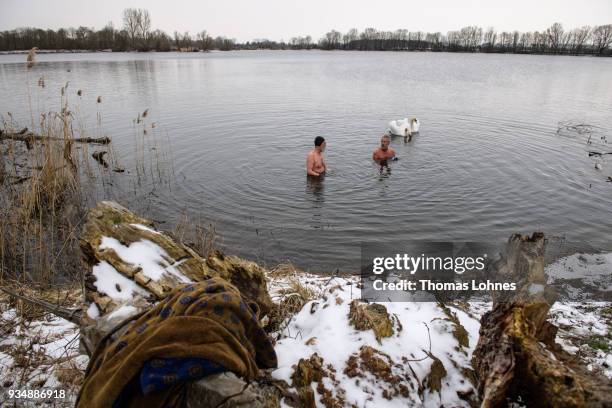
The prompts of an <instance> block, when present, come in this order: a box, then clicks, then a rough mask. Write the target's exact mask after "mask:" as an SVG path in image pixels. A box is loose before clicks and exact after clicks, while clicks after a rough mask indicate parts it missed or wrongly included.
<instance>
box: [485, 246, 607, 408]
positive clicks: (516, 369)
mask: <svg viewBox="0 0 612 408" xmlns="http://www.w3.org/2000/svg"><path fill="white" fill-rule="evenodd" d="M544 248H545V240H544V235H543V234H534V235H533V236H531V237H525V236H520V235H515V236H513V237H511V238H510V241H509V250H508V256H507V259H506V262H505V264H504V265H503V266H501V268H500V269H499V270H498V273H499V274H500V276H501V277H503V278H504V279H506V280H508V281H514V282H517V291H516V293H515V294H514V295H512V296H507V297H497V298H496V299H495V300H494V304H493V310H491V311H490V312H488V313H486V314H485V315H484V316H483V317H482V319H481V327H480V338H479V341H478V345H477V346H476V350H475V351H474V357H473V366H474V368H475V370H476V372H477V374H478V377H479V384H478V391H479V394H480V397H481V399H482V405H481V407H483V408H492V407H506V406H507V405H508V403H509V402H517V401H521V403H522V404H526V405H527V406H528V407H609V406H612V385H611V384H610V381H609V380H608V379H607V378H603V377H598V376H595V375H593V374H592V373H589V372H588V371H587V370H586V368H585V367H583V366H582V365H581V364H580V362H579V361H577V360H576V359H575V358H572V356H571V355H569V354H568V353H567V352H565V351H564V350H563V349H562V348H561V347H560V346H559V345H558V344H556V343H555V337H556V334H557V327H556V326H554V325H553V324H551V323H550V322H548V321H547V320H546V319H547V316H548V311H549V310H550V307H551V306H552V304H553V303H554V294H553V293H552V290H551V289H550V288H548V287H547V286H546V275H545V273H544Z"/></svg>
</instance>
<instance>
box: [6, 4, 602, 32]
mask: <svg viewBox="0 0 612 408" xmlns="http://www.w3.org/2000/svg"><path fill="white" fill-rule="evenodd" d="M126 7H138V8H146V9H148V10H149V12H150V13H151V17H152V21H153V27H154V28H159V29H162V30H164V31H166V32H168V33H170V34H171V33H172V32H174V30H178V31H180V32H184V31H190V32H191V33H192V34H195V33H196V32H199V31H202V30H207V31H208V32H209V33H210V34H211V35H213V36H217V35H224V36H227V37H231V38H236V39H237V40H238V41H247V40H252V39H256V38H258V39H261V38H267V39H271V40H280V39H284V40H288V39H290V38H291V37H294V36H305V35H311V36H312V37H313V39H315V40H316V39H318V38H319V37H321V36H322V35H323V34H324V33H325V32H327V31H329V30H330V29H332V28H333V29H336V30H339V31H342V32H345V31H347V30H348V29H350V28H352V27H355V28H358V29H359V30H362V29H364V28H366V27H375V28H377V29H380V30H395V29H398V28H406V29H408V30H410V31H418V30H422V31H432V32H433V31H440V32H442V33H446V32H447V31H449V30H456V29H458V28H460V27H462V26H466V25H479V26H482V27H483V28H486V27H491V26H492V27H495V28H496V29H497V30H498V31H503V30H519V31H532V30H542V29H544V28H546V27H548V26H550V25H551V24H552V23H554V22H556V21H558V22H561V23H562V24H563V26H564V27H566V28H573V27H578V26H582V25H599V24H609V23H612V0H583V1H578V0H514V1H513V0H503V1H499V0H433V1H432V0H429V1H427V0H419V1H414V0H351V1H349V0H309V1H308V0H304V1H295V0H217V1H211V0H174V1H169V0H131V1H119V0H102V1H91V0H0V30H8V29H13V28H17V27H24V26H31V27H32V26H34V27H42V28H52V29H57V28H60V27H71V26H72V27H77V26H79V25H84V26H88V27H94V28H96V29H100V28H102V27H103V26H104V25H105V24H106V23H108V22H109V21H112V22H113V24H114V25H115V27H117V28H119V27H120V26H121V13H122V10H123V9H124V8H126Z"/></svg>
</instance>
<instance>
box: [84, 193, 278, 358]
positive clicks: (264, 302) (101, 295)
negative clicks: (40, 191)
mask: <svg viewBox="0 0 612 408" xmlns="http://www.w3.org/2000/svg"><path fill="white" fill-rule="evenodd" d="M104 237H107V238H112V239H115V240H117V241H118V242H120V243H121V245H123V246H126V247H129V246H130V245H132V244H134V243H139V242H143V241H144V242H148V243H150V245H154V246H156V247H158V248H159V249H161V250H162V251H163V253H164V255H163V258H164V259H163V263H164V264H165V265H163V266H166V267H168V268H171V269H172V270H174V271H176V272H178V273H179V274H182V275H183V276H184V277H186V278H188V279H189V280H191V281H202V280H205V279H208V278H211V277H215V276H217V277H221V278H223V279H226V280H227V281H229V282H231V283H232V284H234V285H235V286H236V287H237V288H238V289H239V290H240V292H241V294H242V295H243V296H244V297H245V298H246V299H248V300H250V301H252V302H254V303H256V304H257V306H258V308H259V310H260V311H261V316H262V317H263V316H264V315H266V314H268V313H269V311H270V310H271V309H272V308H273V303H272V300H271V298H270V296H269V294H268V290H267V280H266V277H265V274H264V270H263V269H262V268H260V267H259V266H258V265H257V264H255V263H253V262H247V261H245V260H242V259H240V258H237V257H232V256H225V255H223V254H222V253H221V252H218V251H215V252H214V253H212V254H210V255H209V256H208V258H203V257H201V256H200V255H198V254H197V253H196V252H195V251H194V250H193V249H191V248H190V247H188V246H186V245H183V244H181V243H178V242H177V241H176V240H175V239H174V238H172V237H171V236H170V235H168V234H166V233H163V232H160V231H156V230H154V229H153V227H152V222H151V221H149V220H146V219H144V218H140V217H138V216H137V215H135V214H133V213H132V212H130V211H129V210H127V209H126V208H124V207H122V206H120V205H119V204H117V203H114V202H101V203H99V204H98V205H97V206H96V207H95V208H93V209H92V210H91V211H90V212H89V214H88V216H87V221H86V223H85V225H84V227H83V232H82V234H81V237H80V246H81V250H82V252H83V255H84V260H85V263H86V264H88V265H90V266H91V267H92V268H93V267H94V266H95V265H99V264H100V263H102V262H104V263H107V264H108V265H110V267H112V269H114V270H115V271H117V272H118V273H119V274H120V275H121V276H123V277H124V278H127V279H129V280H131V281H132V282H134V283H135V284H136V286H137V287H138V288H140V289H141V294H140V295H133V296H132V297H131V298H130V299H128V300H127V301H124V300H120V299H117V298H116V297H113V296H112V295H109V294H107V293H105V292H103V291H102V290H100V289H99V288H98V286H97V285H96V282H97V279H98V278H97V277H96V276H94V275H93V273H92V271H91V270H90V271H88V272H87V273H86V275H85V289H86V291H85V299H86V305H85V309H84V311H85V310H87V309H88V308H89V307H93V306H92V304H93V305H94V306H95V308H96V309H97V310H98V311H99V316H98V317H93V318H92V317H90V316H89V315H88V313H83V320H82V322H81V335H82V336H81V341H82V342H84V343H85V344H83V345H84V348H85V349H86V350H93V349H94V348H95V345H96V344H97V342H98V341H99V340H100V339H101V338H102V337H104V336H105V335H106V334H108V332H109V331H111V330H113V328H114V327H115V326H116V325H117V324H119V323H120V322H121V321H122V320H123V319H125V317H126V316H125V315H121V317H120V318H114V317H113V318H110V319H109V318H108V317H109V316H113V312H114V311H116V310H117V309H119V308H120V307H122V306H126V305H128V306H130V309H131V310H132V311H133V313H137V312H139V311H142V310H144V309H146V308H148V307H149V306H151V305H152V304H154V303H156V302H157V301H159V300H161V299H163V298H164V297H166V296H167V295H168V293H170V292H171V291H172V290H173V289H174V288H175V287H176V286H177V285H178V284H180V283H182V282H181V281H180V280H179V279H178V278H177V276H176V275H175V274H172V273H164V274H163V275H162V276H161V277H160V278H159V279H157V280H153V279H150V278H149V277H147V274H146V271H143V270H142V268H141V267H140V266H138V265H134V264H131V263H130V262H128V261H126V260H124V259H122V258H121V256H119V254H118V253H117V252H116V251H115V250H114V249H111V248H101V243H102V240H103V238H104ZM118 289H121V290H125V288H118ZM142 292H144V295H143V294H142ZM115 315H116V314H115Z"/></svg>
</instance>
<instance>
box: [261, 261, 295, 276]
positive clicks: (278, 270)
mask: <svg viewBox="0 0 612 408" xmlns="http://www.w3.org/2000/svg"><path fill="white" fill-rule="evenodd" d="M299 273H302V271H301V270H300V269H298V268H297V267H296V266H295V265H294V264H293V263H291V262H290V261H287V262H284V263H281V264H278V265H276V266H275V267H274V268H272V269H270V271H269V272H268V273H267V275H268V276H269V277H270V278H289V277H294V276H296V275H297V274H299Z"/></svg>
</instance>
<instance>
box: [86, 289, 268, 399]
mask: <svg viewBox="0 0 612 408" xmlns="http://www.w3.org/2000/svg"><path fill="white" fill-rule="evenodd" d="M254 309H256V308H254ZM177 359H178V360H177ZM194 361H195V362H198V361H199V362H200V363H202V362H206V363H205V365H204V366H202V367H204V369H201V368H202V367H200V369H198V368H197V367H196V366H195V365H194V366H193V368H187V371H185V362H187V363H189V362H194ZM165 362H172V363H173V364H174V365H175V366H176V367H179V368H177V369H176V371H177V372H165V373H164V374H163V375H162V376H161V378H162V379H163V382H165V383H167V385H168V387H167V388H163V386H160V384H159V381H157V382H156V389H155V390H141V388H140V385H139V384H141V383H142V381H141V380H140V375H141V371H142V370H143V368H146V370H148V371H146V372H147V373H148V372H150V369H151V367H153V368H155V367H156V366H159V365H160V364H164V363H165ZM211 363H212V366H211ZM276 365H277V361H276V353H275V352H274V348H273V346H272V343H271V341H270V338H269V337H268V336H267V334H266V333H265V332H264V331H263V329H262V328H261V326H260V325H259V319H258V316H257V313H256V310H255V311H254V310H253V309H252V308H251V307H250V306H249V305H248V304H247V303H246V302H245V301H244V300H243V299H242V297H241V295H240V292H239V291H238V289H236V288H235V287H234V286H233V285H231V284H230V283H228V282H227V281H225V280H223V279H221V278H213V279H209V280H207V281H204V282H198V283H193V284H189V285H183V286H180V287H178V288H177V289H176V290H175V291H174V292H172V293H171V294H169V295H168V297H166V298H165V299H164V300H162V301H161V302H159V303H158V304H157V305H156V306H155V307H154V308H152V309H151V310H149V311H148V312H146V313H145V314H143V315H142V316H140V317H139V318H137V320H135V321H134V322H133V323H132V324H131V326H130V327H129V328H128V329H127V330H126V331H125V333H123V334H122V335H121V336H119V337H118V338H116V339H113V340H111V339H109V338H107V339H105V340H103V341H102V342H101V343H100V345H99V346H98V348H97V349H96V351H95V352H94V355H93V356H92V358H91V360H90V362H89V366H88V367H87V372H86V375H85V381H84V383H83V386H82V388H81V391H80V393H79V396H78V399H77V407H111V406H113V405H114V404H115V402H118V401H117V400H118V398H119V397H121V398H120V405H121V406H147V407H149V408H153V407H162V406H164V407H165V406H176V405H177V404H179V400H180V396H181V395H182V394H181V392H180V389H181V388H182V386H183V385H184V381H183V380H184V379H186V378H185V376H186V375H189V376H190V378H189V379H190V380H194V379H197V378H201V376H203V375H207V374H210V373H212V371H211V369H210V367H215V370H213V371H217V372H218V371H224V370H227V371H232V372H234V373H235V374H236V375H238V376H240V377H245V378H247V379H252V378H255V377H256V376H257V373H258V366H259V367H262V368H273V367H276ZM170 366H172V365H170ZM217 366H218V367H217ZM185 372H186V373H187V374H185ZM149 391H152V392H149ZM145 394H146V395H145Z"/></svg>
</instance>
